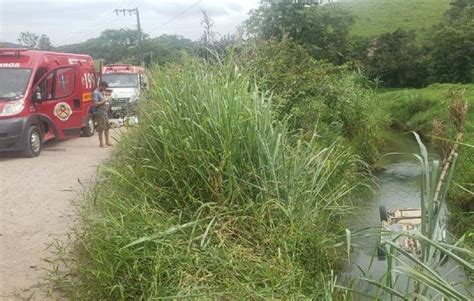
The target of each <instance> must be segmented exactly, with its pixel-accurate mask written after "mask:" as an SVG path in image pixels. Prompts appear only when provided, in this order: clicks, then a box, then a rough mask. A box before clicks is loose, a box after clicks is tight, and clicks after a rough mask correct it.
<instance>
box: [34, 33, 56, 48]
mask: <svg viewBox="0 0 474 301" xmlns="http://www.w3.org/2000/svg"><path fill="white" fill-rule="evenodd" d="M36 48H37V49H41V50H52V49H53V45H52V44H51V40H50V39H49V37H48V36H47V35H45V34H42V35H41V36H40V37H39V39H38V44H37V45H36Z"/></svg>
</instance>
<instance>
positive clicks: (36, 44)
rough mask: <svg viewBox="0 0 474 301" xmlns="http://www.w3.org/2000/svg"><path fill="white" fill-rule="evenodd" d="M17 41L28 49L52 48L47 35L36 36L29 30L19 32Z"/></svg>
mask: <svg viewBox="0 0 474 301" xmlns="http://www.w3.org/2000/svg"><path fill="white" fill-rule="evenodd" d="M18 42H19V43H20V45H22V46H24V47H27V48H30V49H39V50H51V49H52V48H53V45H52V44H51V41H50V39H49V37H48V36H47V35H45V34H42V35H41V36H38V35H37V34H35V33H32V32H29V31H26V32H21V33H20V36H19V37H18Z"/></svg>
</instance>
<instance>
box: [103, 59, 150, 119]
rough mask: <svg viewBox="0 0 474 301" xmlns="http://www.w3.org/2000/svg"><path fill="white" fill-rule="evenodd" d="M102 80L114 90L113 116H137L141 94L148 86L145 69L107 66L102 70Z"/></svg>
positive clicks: (112, 100)
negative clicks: (136, 110)
mask: <svg viewBox="0 0 474 301" xmlns="http://www.w3.org/2000/svg"><path fill="white" fill-rule="evenodd" d="M102 80H104V81H106V82H107V83H108V84H109V88H111V89H112V95H111V99H110V110H111V115H112V117H114V118H124V117H130V116H131V115H134V114H135V107H136V106H137V103H138V100H139V99H140V96H141V95H140V94H141V92H142V91H143V89H146V88H147V86H148V79H147V77H146V74H145V69H143V68H142V67H138V66H133V65H129V64H115V65H106V66H104V67H103V68H102Z"/></svg>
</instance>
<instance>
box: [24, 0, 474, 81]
mask: <svg viewBox="0 0 474 301" xmlns="http://www.w3.org/2000/svg"><path fill="white" fill-rule="evenodd" d="M354 23H355V17H354V16H353V15H352V14H351V12H350V11H348V10H347V9H344V7H342V6H341V5H338V4H337V3H335V4H329V5H321V4H320V1H318V0H299V1H295V0H262V1H261V3H260V6H259V7H258V8H256V9H254V10H252V11H251V12H250V16H249V18H248V20H247V21H246V22H245V23H244V26H243V27H242V28H239V29H238V31H237V32H236V33H235V34H232V35H225V36H218V34H217V33H215V32H214V31H213V25H214V24H213V21H212V19H211V18H210V17H209V16H208V15H207V13H206V12H205V11H203V19H202V22H201V24H202V26H203V35H202V37H201V39H200V40H199V41H191V40H190V39H186V38H184V37H181V36H177V35H162V36H160V37H156V38H151V37H150V36H149V35H147V34H143V35H142V47H139V41H140V33H139V32H138V31H137V30H133V29H123V28H122V29H107V30H105V31H103V32H102V33H101V34H100V36H99V37H97V38H93V39H89V40H87V41H85V42H82V43H76V44H71V45H65V46H60V47H53V45H52V44H51V42H50V40H49V37H47V36H46V35H44V34H42V35H40V36H38V35H36V34H34V33H29V32H26V33H21V34H20V36H19V38H18V41H19V42H20V44H22V45H24V46H27V47H29V48H33V49H45V50H52V49H55V50H58V51H64V52H74V53H84V54H90V55H92V56H93V57H94V58H97V59H103V60H104V61H105V62H106V63H118V62H122V63H134V64H138V63H139V58H140V51H143V54H144V61H145V63H146V64H152V63H158V64H162V65H163V64H167V63H173V62H178V61H180V60H181V58H182V57H183V55H185V53H187V54H193V55H197V56H200V57H204V58H206V59H209V56H210V53H214V54H225V52H226V51H227V50H228V49H229V48H233V49H235V48H236V47H237V48H242V45H243V44H245V45H249V44H254V43H264V42H265V41H272V42H275V41H276V42H285V43H288V42H291V43H295V44H296V45H299V46H301V47H303V48H304V49H305V50H306V51H307V52H308V53H309V54H310V55H311V56H312V57H313V58H314V59H317V60H321V61H326V62H329V63H331V64H334V65H338V66H340V65H348V66H351V68H353V69H357V70H361V71H362V72H363V73H364V75H366V76H367V77H368V78H369V79H370V80H372V81H374V82H376V83H378V84H380V85H382V86H385V87H423V86H426V85H429V84H431V83H435V82H447V83H470V82H473V81H474V1H473V0H453V2H452V3H451V5H450V8H449V9H448V10H447V11H446V13H445V16H444V20H443V21H442V22H441V23H440V24H438V25H436V26H435V27H433V28H432V29H431V31H432V34H431V36H432V39H431V40H430V41H429V42H424V43H423V44H420V43H419V42H418V41H417V39H416V33H415V31H413V30H403V29H397V30H395V31H393V32H386V33H382V34H380V35H377V36H374V37H370V38H366V37H355V36H352V35H351V34H350V29H351V27H352V26H353V25H354ZM211 56H212V54H211Z"/></svg>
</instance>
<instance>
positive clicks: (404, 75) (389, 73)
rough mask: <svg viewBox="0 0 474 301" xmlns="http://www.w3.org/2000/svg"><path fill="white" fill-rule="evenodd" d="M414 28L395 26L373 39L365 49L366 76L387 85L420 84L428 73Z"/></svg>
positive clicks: (406, 85) (423, 82)
mask: <svg viewBox="0 0 474 301" xmlns="http://www.w3.org/2000/svg"><path fill="white" fill-rule="evenodd" d="M425 65H426V63H425V62H424V53H423V51H422V50H421V47H420V46H418V45H417V42H416V35H415V31H406V30H402V29H398V30H396V31H394V32H387V33H383V34H381V35H380V36H379V37H377V38H375V39H374V41H373V42H372V43H371V44H370V45H369V47H368V48H367V56H366V58H365V60H364V68H365V72H366V74H367V76H368V77H369V78H371V79H377V80H379V81H381V82H382V83H383V85H384V86H386V87H422V86H424V85H425V83H426V78H427V76H428V72H427V69H426V66H425Z"/></svg>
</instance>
